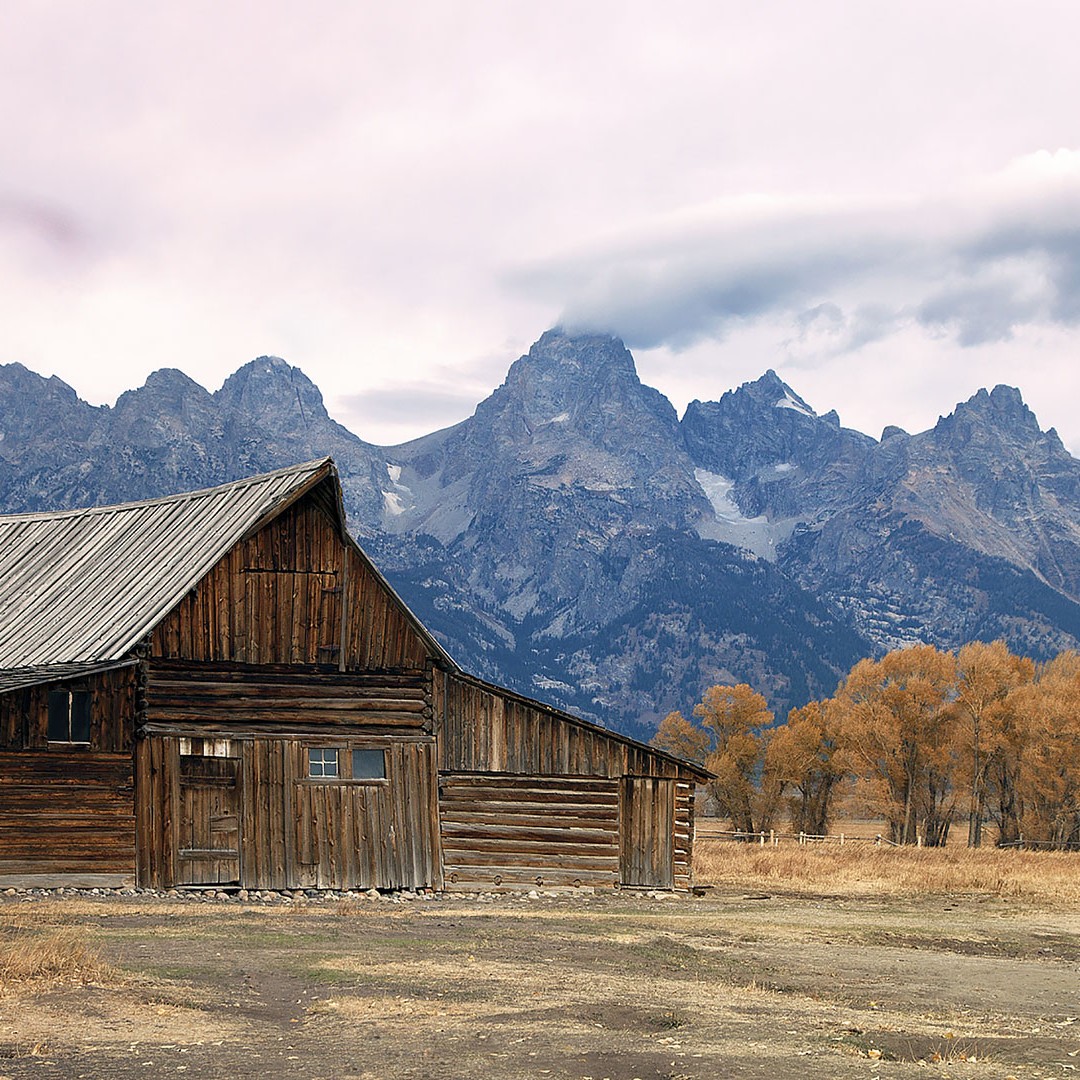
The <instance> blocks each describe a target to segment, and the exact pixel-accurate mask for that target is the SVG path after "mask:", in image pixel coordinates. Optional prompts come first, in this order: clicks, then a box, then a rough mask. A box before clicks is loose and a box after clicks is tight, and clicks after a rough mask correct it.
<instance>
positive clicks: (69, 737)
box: [48, 690, 90, 743]
mask: <svg viewBox="0 0 1080 1080" xmlns="http://www.w3.org/2000/svg"><path fill="white" fill-rule="evenodd" d="M48 733H49V742H56V743H89V742H90V693H89V691H87V690H50V691H49V732H48Z"/></svg>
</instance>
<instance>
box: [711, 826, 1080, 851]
mask: <svg viewBox="0 0 1080 1080" xmlns="http://www.w3.org/2000/svg"><path fill="white" fill-rule="evenodd" d="M695 839H697V840H723V841H731V842H734V843H742V844H758V845H760V846H761V847H778V846H779V845H780V844H781V843H789V844H790V843H795V844H803V845H806V844H821V845H829V844H833V845H837V846H839V847H844V845H845V844H872V845H873V846H874V847H892V848H900V847H904V846H908V847H917V848H921V847H922V846H923V838H922V837H921V836H920V837H918V838H917V840H916V842H915V844H913V845H904V844H898V843H897V842H896V841H895V840H890V839H889V838H888V837H887V836H883V835H882V834H881V833H876V834H875V835H873V836H852V835H850V834H844V833H831V834H823V835H822V834H817V833H804V832H800V833H783V832H777V831H776V830H775V829H770V830H769V831H768V832H740V831H738V830H735V831H730V830H725V829H714V828H711V827H709V826H708V825H704V827H702V826H699V827H698V828H697V829H696V830H695ZM985 846H986V847H987V848H991V847H996V848H1012V849H1015V850H1020V851H1080V841H1076V840H1027V839H1025V838H1024V837H1022V836H1021V837H1020V838H1019V839H1018V840H1009V841H1005V842H1004V843H997V844H986V845H985Z"/></svg>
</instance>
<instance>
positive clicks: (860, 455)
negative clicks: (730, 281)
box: [0, 330, 1080, 734]
mask: <svg viewBox="0 0 1080 1080" xmlns="http://www.w3.org/2000/svg"><path fill="white" fill-rule="evenodd" d="M327 453H330V454H333V455H334V457H335V460H336V461H337V463H338V467H339V470H340V472H341V475H342V480H343V487H344V494H345V502H346V508H347V511H348V513H349V515H350V521H351V522H352V525H353V527H354V529H355V531H356V532H357V533H358V534H360V535H361V536H362V537H363V539H364V543H365V545H366V546H367V547H368V549H369V550H370V551H371V552H372V554H373V555H374V556H375V558H376V560H377V561H378V562H379V563H380V565H381V566H382V567H383V568H384V570H385V571H386V572H387V573H388V575H389V576H390V578H391V580H392V581H393V582H394V584H395V585H396V586H397V587H398V588H399V589H400V590H401V592H402V593H403V595H404V596H405V598H406V599H407V601H408V602H409V603H410V605H411V606H413V608H414V609H415V610H416V611H417V613H418V614H419V615H420V616H421V618H423V619H424V620H425V622H427V623H428V625H430V626H431V627H432V629H433V630H434V631H435V632H436V633H437V634H438V635H439V636H440V637H441V638H442V640H443V641H444V643H445V644H446V645H447V647H448V648H449V649H450V651H451V653H452V654H453V655H455V656H456V657H457V659H458V660H459V661H460V662H461V663H462V664H463V665H464V666H466V667H468V668H469V669H471V670H473V671H476V672H477V673H478V674H481V675H485V676H488V677H491V678H494V679H497V680H499V681H502V682H505V683H507V684H508V685H510V686H513V687H514V688H516V689H518V690H520V691H522V692H523V693H526V694H529V695H532V696H536V697H540V698H543V699H544V700H547V701H550V702H552V703H554V704H557V705H561V706H564V707H567V708H571V709H574V710H575V711H577V712H580V713H582V714H584V715H587V716H590V717H593V718H596V719H599V720H601V721H604V722H608V723H613V724H615V725H616V726H619V727H621V728H622V729H623V730H628V731H632V732H635V733H637V734H647V733H648V729H649V725H650V724H654V723H655V721H656V720H657V719H658V718H659V717H660V716H662V715H663V714H664V713H665V712H666V711H667V710H669V709H672V708H682V709H687V708H689V707H691V706H692V705H693V703H694V702H695V701H696V700H697V699H698V698H699V697H700V694H701V692H702V690H703V689H704V688H705V687H706V686H708V685H710V684H711V683H714V682H733V681H749V682H751V683H752V684H753V685H755V686H756V687H758V688H759V689H761V690H763V692H765V693H766V694H767V696H768V697H769V698H770V701H771V702H772V704H773V705H774V707H776V708H777V709H778V710H779V711H783V710H785V709H786V708H787V707H789V706H791V705H797V704H801V703H802V702H803V701H805V700H806V699H807V698H809V697H811V696H818V695H822V694H827V693H830V692H831V691H832V689H833V687H834V686H835V683H836V680H837V678H838V677H839V676H840V675H841V674H843V673H844V672H846V670H847V669H848V667H850V665H851V664H852V663H853V662H854V661H855V660H856V659H858V658H859V657H860V656H862V655H864V654H866V653H869V652H872V651H875V650H881V649H885V648H889V647H892V646H895V645H900V644H906V643H909V642H913V641H916V640H929V641H933V642H935V643H937V644H940V645H945V646H950V647H951V646H955V645H958V644H960V643H962V642H963V641H965V640H968V639H970V638H973V637H984V638H987V637H995V636H1004V637H1006V639H1007V640H1008V641H1009V642H1010V644H1011V645H1012V646H1013V647H1014V648H1017V649H1020V650H1023V651H1027V652H1030V653H1032V654H1034V655H1045V654H1047V653H1049V652H1053V651H1056V650H1057V649H1060V648H1065V647H1076V646H1077V645H1078V644H1080V604H1078V598H1080V462H1077V461H1076V460H1075V459H1073V458H1072V457H1071V456H1070V455H1069V454H1068V453H1067V452H1066V451H1065V449H1064V448H1063V447H1062V445H1061V442H1060V440H1059V439H1058V438H1057V436H1056V434H1055V433H1054V432H1053V431H1048V432H1043V431H1042V430H1040V428H1039V425H1038V422H1037V421H1036V419H1035V417H1034V416H1033V415H1032V414H1031V412H1030V411H1029V410H1028V409H1027V408H1026V406H1024V404H1023V401H1022V400H1021V398H1020V395H1019V393H1018V392H1017V391H1015V390H1012V389H1010V388H1007V387H997V388H995V389H994V390H993V391H991V392H989V393H988V392H986V391H980V392H979V393H978V394H976V395H975V396H974V397H973V398H972V399H971V400H970V401H968V402H965V403H963V404H961V405H959V406H958V407H957V408H956V410H955V411H954V412H953V413H952V414H951V415H950V416H948V417H946V418H944V419H942V420H941V421H940V422H939V423H938V424H937V425H936V427H934V428H933V429H932V430H930V431H927V432H923V433H921V434H917V435H908V434H906V433H905V432H902V431H901V430H900V429H898V428H889V429H886V431H885V432H884V434H883V436H882V439H881V440H880V441H875V440H874V439H872V438H869V437H868V436H865V435H862V434H860V433H858V432H855V431H851V430H849V429H845V428H843V427H842V426H841V425H840V422H839V419H838V417H837V416H836V414H835V413H827V414H825V415H818V414H817V413H815V411H814V410H813V409H812V408H811V407H810V406H809V405H808V404H807V403H806V402H805V401H803V400H802V399H801V398H800V397H799V396H798V394H797V393H796V392H795V391H794V390H792V389H791V388H790V387H788V386H787V385H786V384H785V383H784V382H783V381H782V380H780V379H779V378H778V377H777V376H776V375H775V373H773V372H768V373H766V375H764V376H763V377H762V378H761V379H759V380H757V381H756V382H752V383H748V384H746V385H745V386H742V387H740V388H738V389H737V390H734V391H732V392H730V393H727V394H725V395H724V396H723V397H722V398H721V400H720V401H718V402H694V403H692V404H691V405H690V406H689V408H688V409H687V411H686V414H685V416H684V417H683V419H682V421H681V422H680V421H679V419H678V417H677V416H676V414H675V411H674V409H673V408H672V407H671V405H670V404H669V403H668V402H667V400H666V399H665V398H664V397H663V396H662V395H661V394H659V393H658V392H657V391H655V390H653V389H651V388H649V387H647V386H644V385H643V384H642V383H641V381H640V380H639V378H638V376H637V372H636V370H635V368H634V362H633V358H632V356H631V355H630V353H629V352H628V351H627V350H626V349H625V347H624V346H623V345H622V343H621V342H619V341H618V340H616V339H613V338H610V337H604V336H590V335H578V336H574V335H568V334H565V333H563V332H561V331H557V330H555V331H549V332H548V333H546V334H544V335H543V337H541V339H540V340H539V341H538V342H537V343H536V344H535V345H534V346H533V348H532V349H531V350H530V351H529V353H528V354H527V355H526V356H523V357H521V358H520V359H519V360H517V361H516V362H515V363H514V364H513V365H512V366H511V367H510V369H509V372H508V374H507V377H506V380H505V382H504V383H503V385H502V386H500V387H499V388H498V389H497V390H496V391H495V392H494V393H493V394H492V395H491V396H490V397H489V398H487V399H486V400H485V401H483V402H481V403H480V404H479V405H478V406H477V409H476V412H475V414H474V415H473V416H472V417H470V418H469V419H468V420H466V421H464V422H463V423H461V424H458V425H456V426H455V427H453V428H449V429H447V430H445V431H440V432H436V433H434V434H432V435H428V436H425V437H424V438H422V439H417V440H415V441H413V442H410V443H407V444H404V445H402V446H397V447H388V448H380V447H376V446H372V445H371V444H369V443H365V442H363V441H362V440H361V439H359V438H357V437H356V436H355V435H353V434H351V433H350V432H348V431H346V430H345V429H344V428H342V427H341V426H340V425H338V424H336V423H335V422H334V421H333V420H331V419H330V417H329V416H328V415H327V413H326V409H325V407H324V406H323V402H322V398H321V395H320V394H319V391H318V389H317V388H316V387H315V386H314V385H313V384H312V383H311V382H310V381H309V380H308V379H307V378H306V377H305V376H304V375H303V374H302V373H301V372H300V371H299V370H297V369H295V368H292V367H290V366H289V365H288V364H286V363H285V362H284V361H282V360H279V359H276V358H272V357H261V358H260V359H258V360H256V361H253V362H252V363H251V364H248V365H246V366H245V367H243V368H241V369H240V370H239V371H238V372H236V373H235V374H234V375H233V376H232V377H231V378H230V379H229V380H228V381H227V382H226V383H225V385H224V386H223V387H222V388H221V389H220V390H219V391H217V393H214V394H211V393H208V392H207V391H206V390H204V389H203V388H201V387H200V386H198V385H197V384H196V383H194V382H192V381H191V380H190V379H188V378H187V377H186V376H184V375H183V374H182V373H180V372H178V371H160V372H157V373H155V374H154V375H153V376H151V377H150V379H148V380H147V383H146V385H145V386H143V387H141V388H139V389H138V390H134V391H131V392H129V393H127V394H125V395H123V396H122V397H121V398H120V399H119V400H118V401H117V403H116V405H115V407H113V408H106V407H101V408H95V407H92V406H90V405H87V404H86V403H85V402H82V401H80V400H79V399H78V397H77V396H76V395H75V393H74V391H72V390H71V388H70V387H67V386H66V385H65V384H64V383H62V382H60V381H59V380H57V379H42V378H41V377H40V376H37V375H34V374H33V373H31V372H29V371H27V370H26V369H24V368H21V367H19V366H18V365H11V366H8V367H5V368H0V507H2V508H3V510H5V511H7V512H15V511H19V510H29V509H42V508H53V507H56V508H59V507H70V506H77V505H90V504H94V503H99V504H100V503H106V502H116V501H123V500H128V499H139V498H146V497H151V496H154V495H159V494H165V493H168V492H172V491H178V490H183V489H190V488H193V487H202V486H208V485H211V484H216V483H221V482H224V481H226V480H230V479H234V478H237V477H239V476H243V475H246V474H249V473H253V472H258V471H263V470H266V469H271V468H276V467H279V466H281V465H286V464H291V463H293V462H296V461H300V460H306V459H310V458H314V457H318V456H321V455H323V454H327Z"/></svg>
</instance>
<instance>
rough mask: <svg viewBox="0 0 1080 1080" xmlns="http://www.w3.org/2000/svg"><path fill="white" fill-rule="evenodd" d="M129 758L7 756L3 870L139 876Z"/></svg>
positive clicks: (1, 782) (1, 799)
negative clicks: (136, 861) (133, 872)
mask: <svg viewBox="0 0 1080 1080" xmlns="http://www.w3.org/2000/svg"><path fill="white" fill-rule="evenodd" d="M132 796H133V786H132V771H131V755H130V754H111V753H96V752H93V751H86V750H71V751H58V750H56V749H55V748H54V749H51V750H41V751H20V752H16V753H11V752H0V871H2V872H4V873H55V874H61V873H77V872H93V873H124V874H130V873H131V872H132V871H133V870H134V868H135V867H134V862H135V860H134V850H135V814H134V807H133V800H132Z"/></svg>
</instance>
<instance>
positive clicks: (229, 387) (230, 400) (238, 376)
mask: <svg viewBox="0 0 1080 1080" xmlns="http://www.w3.org/2000/svg"><path fill="white" fill-rule="evenodd" d="M214 398H215V400H217V402H218V404H219V405H220V406H224V407H225V408H226V409H228V410H230V411H233V412H236V413H241V414H243V415H245V416H246V417H247V418H248V419H253V420H258V419H259V418H260V417H261V416H264V415H270V414H272V415H273V416H275V417H276V418H278V422H280V417H281V416H283V415H284V416H289V417H291V418H293V422H299V423H300V424H301V425H302V426H305V427H306V426H308V425H310V424H311V423H312V422H317V421H321V420H326V419H328V414H327V412H326V406H325V405H324V404H323V398H322V394H321V393H320V391H319V388H318V387H317V386H316V385H315V384H314V383H313V382H312V381H311V380H310V379H309V378H308V377H307V376H306V375H305V374H304V373H303V372H302V371H301V370H300V369H299V368H296V367H292V366H291V365H290V364H288V363H286V362H285V361H284V360H282V359H281V357H279V356H260V357H258V358H257V359H255V360H252V361H251V362H250V363H248V364H245V365H244V366H243V367H242V368H240V369H239V370H238V371H236V372H234V373H233V374H232V375H230V376H229V377H228V378H227V379H226V380H225V384H224V385H223V386H222V388H221V389H220V390H219V391H218V392H217V393H216V394H215V395H214Z"/></svg>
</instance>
